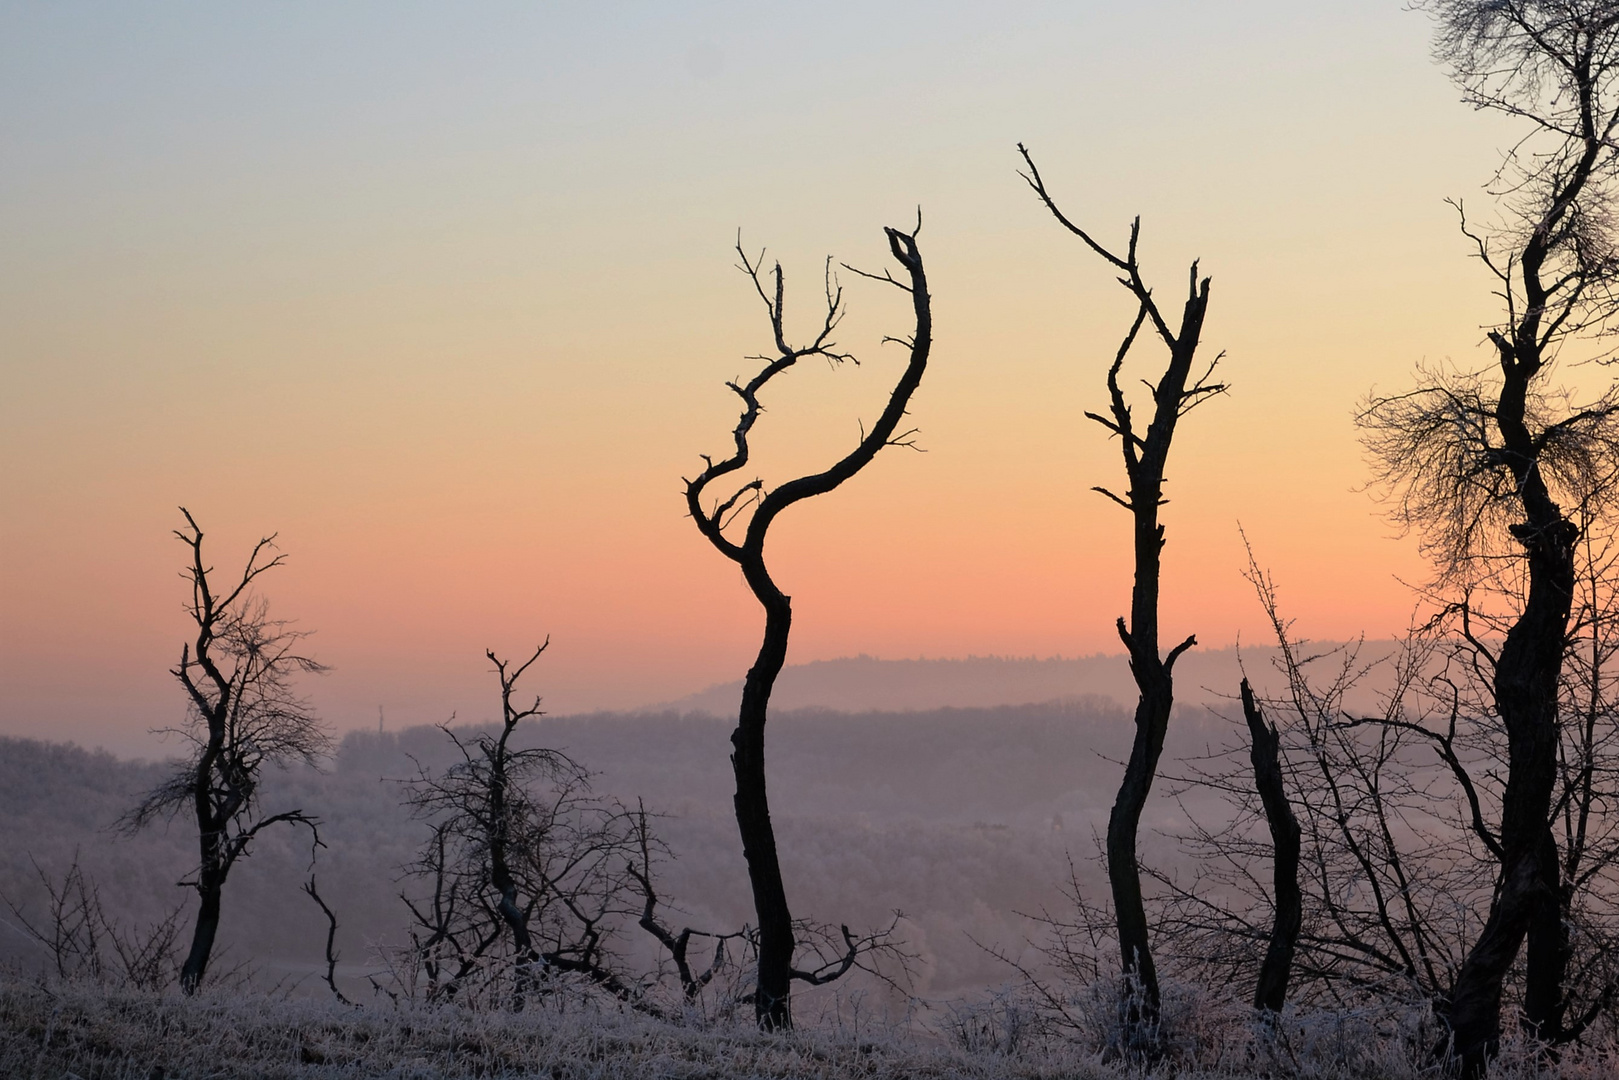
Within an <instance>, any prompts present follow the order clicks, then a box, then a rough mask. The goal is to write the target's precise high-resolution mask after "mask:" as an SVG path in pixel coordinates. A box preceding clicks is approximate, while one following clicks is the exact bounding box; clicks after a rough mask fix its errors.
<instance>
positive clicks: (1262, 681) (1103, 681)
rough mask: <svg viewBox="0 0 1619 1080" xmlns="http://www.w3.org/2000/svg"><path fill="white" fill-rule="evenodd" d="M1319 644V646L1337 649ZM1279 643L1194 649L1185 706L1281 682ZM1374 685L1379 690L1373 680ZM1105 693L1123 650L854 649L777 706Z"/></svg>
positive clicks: (693, 707) (798, 684)
mask: <svg viewBox="0 0 1619 1080" xmlns="http://www.w3.org/2000/svg"><path fill="white" fill-rule="evenodd" d="M1335 644H1337V643H1334V642H1312V643H1311V647H1310V650H1309V651H1310V652H1311V653H1320V652H1324V651H1326V650H1328V649H1331V648H1332V647H1334V645H1335ZM1396 647H1397V643H1396V642H1394V641H1368V642H1366V643H1364V644H1363V645H1362V646H1361V656H1362V658H1363V659H1366V660H1370V659H1374V658H1379V657H1384V656H1388V655H1389V654H1390V653H1392V652H1393V651H1394V650H1395V648H1396ZM1276 652H1277V650H1276V649H1275V648H1252V647H1249V646H1242V647H1240V648H1238V647H1236V646H1233V647H1230V648H1225V649H1192V650H1190V651H1188V652H1187V653H1186V654H1185V655H1183V656H1182V657H1181V658H1180V660H1179V661H1178V662H1177V663H1176V665H1175V687H1176V697H1177V699H1178V700H1179V702H1180V703H1181V704H1184V705H1196V704H1216V703H1218V702H1220V701H1223V700H1226V699H1231V698H1235V696H1236V693H1237V685H1238V683H1239V682H1240V681H1241V679H1242V677H1243V673H1244V670H1246V672H1247V674H1248V677H1249V678H1251V679H1252V680H1253V681H1254V684H1255V686H1256V687H1260V688H1263V687H1265V686H1267V685H1279V684H1280V680H1279V678H1278V677H1277V675H1276V672H1275V669H1274V667H1273V666H1272V660H1273V659H1274V658H1275V656H1276ZM1367 689H1375V687H1370V686H1368V687H1367ZM741 696H742V681H741V680H740V679H738V680H736V681H734V682H727V683H720V684H718V685H715V686H710V687H708V688H707V689H705V690H701V691H699V692H697V693H695V694H690V695H687V696H686V697H683V698H678V699H676V700H674V701H668V702H661V703H659V704H658V705H654V706H650V707H649V710H648V711H651V710H672V711H678V712H706V713H712V714H714V715H716V716H725V715H729V714H730V713H732V712H734V711H735V709H736V706H737V702H738V701H740V700H741ZM1089 696H1099V697H1106V698H1112V699H1113V700H1114V701H1116V702H1119V703H1121V704H1123V703H1127V702H1133V701H1134V700H1135V697H1136V687H1135V682H1134V681H1133V680H1132V679H1131V676H1130V665H1129V663H1128V661H1126V659H1125V657H1124V655H1123V654H1112V655H1109V654H1103V653H1098V654H1095V655H1092V656H1080V657H1060V656H1054V657H1049V658H1046V659H1038V658H1035V657H1003V656H969V657H967V658H966V659H964V660H879V659H877V658H876V657H873V656H866V655H860V656H853V657H845V658H842V659H837V660H814V661H811V662H810V663H807V664H791V665H789V666H788V667H787V668H786V669H784V670H783V671H782V673H781V677H780V679H779V680H778V681H777V683H776V689H775V693H774V695H773V696H772V698H771V704H772V705H774V706H775V707H777V708H781V709H831V710H835V711H837V712H866V711H871V710H882V711H900V712H903V711H913V710H925V709H943V708H952V707H954V708H992V707H994V706H997V705H1031V704H1038V703H1041V702H1048V701H1059V700H1063V699H1066V698H1080V697H1089Z"/></svg>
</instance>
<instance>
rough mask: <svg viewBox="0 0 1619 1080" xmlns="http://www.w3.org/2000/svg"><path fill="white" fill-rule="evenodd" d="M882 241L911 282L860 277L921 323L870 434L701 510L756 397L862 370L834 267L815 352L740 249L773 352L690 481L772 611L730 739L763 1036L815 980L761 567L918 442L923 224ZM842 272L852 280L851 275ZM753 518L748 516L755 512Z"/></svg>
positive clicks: (704, 516)
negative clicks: (805, 965)
mask: <svg viewBox="0 0 1619 1080" xmlns="http://www.w3.org/2000/svg"><path fill="white" fill-rule="evenodd" d="M883 231H884V232H885V234H886V235H887V237H888V247H889V251H890V253H891V254H892V255H893V257H894V260H895V261H896V262H898V263H899V265H900V268H901V269H902V270H903V271H904V273H905V280H904V281H901V280H899V279H897V278H895V277H893V276H892V274H890V273H888V272H886V271H885V272H884V273H883V274H881V275H874V274H866V273H863V272H861V271H853V272H855V273H859V274H861V276H862V277H873V278H876V279H877V280H879V281H883V282H886V283H888V284H891V285H893V286H895V287H897V288H899V289H901V290H903V291H904V292H906V293H907V294H909V296H910V298H911V304H912V309H913V311H914V314H915V320H916V322H915V331H914V333H913V334H912V335H911V336H910V337H909V338H905V339H899V338H889V339H885V340H889V341H896V342H898V343H899V344H901V345H903V346H905V347H906V348H908V349H909V351H910V360H909V362H908V363H907V364H906V366H905V370H904V372H903V374H901V376H900V378H899V381H898V383H897V384H896V385H895V387H894V390H893V392H892V393H891V394H890V395H889V398H888V403H887V405H886V406H885V407H884V409H883V411H882V414H881V415H880V416H879V417H878V418H877V421H876V422H875V423H874V424H873V425H872V426H871V429H870V431H867V432H864V433H863V435H862V438H861V439H860V442H859V443H858V444H857V445H856V446H855V448H854V449H853V450H851V451H850V452H849V453H848V454H847V455H845V456H844V457H843V458H841V459H840V460H839V461H838V462H837V463H835V464H834V465H832V467H831V468H828V469H826V470H825V471H824V472H818V473H812V474H810V475H807V476H800V477H798V478H796V479H793V480H789V481H787V482H785V483H783V484H781V485H779V486H777V487H775V488H771V489H769V490H766V488H765V485H764V482H763V481H762V480H759V479H754V480H750V481H748V482H747V483H744V484H742V485H741V486H740V487H739V488H737V489H736V490H735V491H733V492H731V493H730V494H729V495H727V496H726V497H724V498H721V499H716V500H713V501H705V496H706V494H707V491H708V488H709V486H710V485H711V484H714V483H716V482H718V481H720V480H721V479H723V478H725V477H727V476H731V475H732V474H734V473H737V472H738V471H740V470H742V469H744V468H746V467H747V465H748V461H749V445H748V439H749V436H750V434H751V433H752V431H753V425H754V423H755V421H757V420H758V418H759V413H760V412H761V411H762V410H761V405H760V401H759V395H760V393H761V392H762V391H763V390H764V388H765V386H766V385H767V384H768V383H769V382H770V381H771V380H772V379H774V378H776V377H777V376H779V375H781V374H782V373H783V372H785V371H787V370H789V369H790V368H792V367H793V366H794V365H796V364H797V363H798V362H799V361H800V360H803V359H807V358H819V359H823V360H826V361H828V362H831V363H841V362H843V361H845V360H848V361H854V357H853V356H852V355H850V354H849V353H846V352H840V351H838V349H837V346H836V345H835V344H834V343H833V341H832V335H833V333H834V331H835V330H836V329H837V326H838V322H839V320H840V319H841V318H842V315H843V310H844V309H843V289H842V287H841V286H840V285H839V284H838V283H837V280H836V278H835V277H834V276H833V273H832V263H831V260H830V259H829V260H828V261H827V267H826V279H825V285H826V313H825V316H824V318H823V319H822V322H821V328H820V330H819V331H818V332H817V333H816V335H815V337H814V338H813V339H812V340H811V341H810V342H809V344H807V345H801V346H793V345H789V344H788V343H787V329H786V324H785V321H784V318H785V316H784V313H783V305H784V301H785V295H786V285H785V279H784V277H783V275H782V270H781V264H780V263H777V264H776V266H775V269H774V271H773V273H772V274H771V275H770V277H771V282H770V284H768V285H767V283H766V275H765V270H764V265H763V256H762V255H761V256H760V257H759V258H757V259H750V258H749V257H748V255H747V253H746V252H744V251H743V250H742V247H741V244H740V243H738V245H737V254H738V255H739V256H740V257H741V260H742V269H743V271H744V272H745V273H747V275H748V277H749V279H750V280H751V281H752V282H753V285H754V288H755V289H756V290H757V291H758V294H759V298H760V299H761V300H762V301H764V305H765V312H766V314H767V315H768V317H769V319H770V328H771V335H772V339H773V344H774V349H775V352H774V353H773V354H771V355H766V356H759V357H754V358H753V359H757V360H760V361H762V362H763V364H764V367H763V368H761V369H760V371H759V373H758V374H757V375H755V376H754V377H753V378H752V379H750V380H749V381H747V382H746V383H740V382H732V383H728V384H727V385H728V386H729V387H730V389H731V390H732V391H733V392H734V393H735V394H736V395H737V396H738V397H740V398H741V399H742V416H741V419H740V420H738V421H737V425H736V429H735V431H734V433H733V436H734V440H735V447H736V448H735V450H734V452H733V453H732V454H731V455H730V456H729V457H726V458H723V459H720V460H715V459H714V458H712V457H709V456H708V455H704V457H703V461H704V466H705V467H704V469H703V471H702V472H701V473H699V474H698V475H697V477H696V478H695V479H690V480H687V481H686V506H687V508H688V510H689V511H690V513H691V517H692V520H693V521H695V522H696V523H697V528H698V530H699V531H700V532H701V533H702V534H703V536H704V537H706V538H707V539H708V541H709V543H711V544H713V545H714V547H715V548H716V549H717V550H718V551H719V552H720V553H721V554H722V555H724V556H725V557H726V558H728V559H730V560H731V561H733V562H735V563H736V564H737V565H738V566H740V567H741V569H742V576H743V577H744V579H745V580H746V581H747V583H748V587H749V588H750V589H751V590H752V591H753V595H754V596H755V597H756V598H757V599H758V601H759V603H760V605H761V606H762V607H763V608H764V610H765V631H764V640H763V642H762V643H761V645H760V647H759V655H758V658H757V659H756V660H755V661H754V664H753V667H752V668H750V669H749V670H748V675H747V679H746V680H745V681H744V683H743V688H742V705H741V710H740V713H739V716H738V720H737V726H736V730H735V731H734V732H733V733H732V735H731V745H732V747H733V750H732V754H731V765H732V769H733V772H734V773H735V777H736V821H737V828H738V830H739V832H740V833H741V838H742V851H743V854H744V856H745V857H746V859H747V864H748V880H749V883H750V885H751V886H752V890H753V904H754V912H755V915H756V917H757V920H758V927H757V930H758V940H759V959H758V988H757V991H756V995H755V1000H754V1007H755V1010H756V1012H757V1015H758V1019H759V1023H760V1024H761V1025H762V1026H764V1027H766V1028H785V1027H790V1026H791V1025H792V1010H791V1001H790V993H791V986H792V982H793V980H794V979H795V978H798V979H800V980H802V981H814V980H811V979H809V978H808V977H807V975H808V973H806V972H801V971H799V970H798V969H795V968H794V966H793V954H794V950H795V939H794V933H793V926H794V921H793V916H792V912H791V909H790V908H789V907H788V904H787V890H786V887H785V885H784V884H783V882H782V876H781V865H780V862H779V860H778V858H777V853H776V834H775V829H774V827H773V826H772V825H771V822H770V803H769V799H768V797H767V795H766V790H765V756H764V751H765V722H766V720H767V719H768V715H769V706H770V693H771V690H772V689H773V688H774V686H775V683H776V677H777V676H778V675H779V674H780V673H781V669H782V665H783V664H785V663H786V659H787V639H788V634H789V632H790V631H791V628H792V617H793V616H792V600H791V598H790V597H788V595H787V594H786V593H784V592H782V591H781V588H780V587H779V586H778V585H777V584H776V582H775V579H774V578H773V577H772V576H771V574H770V570H769V568H768V567H767V566H766V564H765V555H764V545H765V536H766V534H767V533H768V532H769V530H770V526H771V525H772V524H773V523H774V522H775V520H776V518H777V517H778V516H779V515H780V514H781V512H782V511H783V510H786V509H787V508H788V507H790V506H792V505H793V504H795V503H798V502H801V501H803V500H804V499H808V498H813V497H814V496H817V495H824V494H826V493H828V492H830V491H832V490H833V489H835V488H837V487H838V486H839V485H840V484H842V483H843V482H844V481H845V480H848V479H849V478H850V477H852V476H854V475H855V474H856V473H858V472H859V471H860V470H861V469H863V468H865V467H866V465H867V464H869V463H870V462H871V460H872V459H873V458H874V457H876V455H877V452H878V451H879V450H882V449H883V448H884V447H886V446H894V445H910V441H909V435H910V433H909V432H900V431H899V424H900V421H901V420H902V419H903V418H904V416H905V410H906V407H907V406H908V405H909V403H910V400H911V395H912V394H914V393H915V392H916V388H917V386H918V385H919V384H920V383H921V381H922V373H923V371H924V370H926V368H927V361H928V351H929V349H930V348H931V345H932V335H933V316H932V310H931V307H930V302H929V298H928V291H927V277H926V274H925V273H924V271H923V267H922V253H921V250H920V249H919V248H918V247H917V244H916V235H917V233H918V232H920V231H921V221H920V218H919V219H918V222H917V228H916V229H915V230H913V231H912V232H909V233H905V232H901V231H900V230H898V229H891V228H890V229H884V230H883ZM846 268H847V269H851V270H853V268H852V267H846ZM750 509H751V514H748V511H749V510H750ZM744 515H746V526H745V528H744V531H743V536H742V538H741V540H740V541H738V540H732V539H731V538H730V536H728V535H727V534H726V532H727V528H728V527H729V526H731V525H733V524H734V523H735V522H737V521H738V519H740V518H742V517H744ZM844 970H847V968H845V969H844ZM821 981H824V979H823V980H821Z"/></svg>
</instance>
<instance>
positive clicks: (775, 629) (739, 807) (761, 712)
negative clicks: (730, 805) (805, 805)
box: [731, 563, 795, 1030]
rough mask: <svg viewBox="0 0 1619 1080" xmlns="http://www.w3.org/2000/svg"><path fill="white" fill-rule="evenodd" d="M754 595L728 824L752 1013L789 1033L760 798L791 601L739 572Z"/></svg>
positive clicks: (782, 943) (770, 855)
mask: <svg viewBox="0 0 1619 1080" xmlns="http://www.w3.org/2000/svg"><path fill="white" fill-rule="evenodd" d="M744 569H745V570H746V571H747V576H748V580H749V584H750V585H752V586H753V588H754V594H755V595H756V596H758V597H759V601H760V603H762V604H763V605H764V607H765V634H764V642H763V644H762V645H760V647H759V656H758V659H757V660H755V661H754V664H753V667H752V668H750V669H749V670H748V677H747V680H746V681H745V682H744V683H743V685H742V709H741V713H740V716H739V718H738V721H737V725H736V730H735V731H734V732H732V733H731V746H732V751H731V769H732V771H733V772H734V773H735V774H736V825H737V831H738V832H739V833H740V834H741V837H742V854H743V856H744V857H745V858H746V859H747V862H748V882H749V884H750V885H752V887H753V909H754V914H755V917H756V918H757V919H758V922H759V978H758V988H757V991H756V993H755V996H754V1011H755V1014H756V1015H757V1017H758V1020H759V1025H760V1026H761V1027H763V1028H765V1029H767V1030H780V1029H785V1028H790V1027H792V1023H793V1017H792V1002H791V991H792V970H793V948H794V945H795V942H794V941H793V917H792V913H791V911H790V910H789V909H788V907H787V890H786V887H785V886H784V885H783V884H782V879H781V863H780V862H779V861H778V859H777V856H776V831H775V828H774V826H772V825H771V823H770V801H769V798H768V796H767V795H766V792H765V720H766V718H767V710H768V708H769V705H770V693H771V691H772V690H773V689H774V688H775V685H776V677H777V676H778V675H780V674H781V669H782V665H783V664H785V663H786V661H787V635H788V632H789V630H790V629H791V628H792V621H793V612H792V602H791V600H790V599H789V598H788V597H787V596H785V595H783V594H782V593H781V591H780V590H779V589H777V588H776V587H775V585H774V583H772V582H771V581H770V579H769V577H768V575H766V574H765V573H764V569H763V564H762V563H761V564H759V566H758V569H757V570H756V571H755V570H754V569H753V568H752V567H745V568H744Z"/></svg>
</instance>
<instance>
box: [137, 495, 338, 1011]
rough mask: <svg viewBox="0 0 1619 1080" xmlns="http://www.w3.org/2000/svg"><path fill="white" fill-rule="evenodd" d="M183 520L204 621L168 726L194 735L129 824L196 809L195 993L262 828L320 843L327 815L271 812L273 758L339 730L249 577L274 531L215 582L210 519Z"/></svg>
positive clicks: (318, 748)
mask: <svg viewBox="0 0 1619 1080" xmlns="http://www.w3.org/2000/svg"><path fill="white" fill-rule="evenodd" d="M180 513H182V514H184V515H185V519H186V527H185V528H184V529H179V530H176V531H175V534H174V535H175V536H177V537H178V538H179V539H180V540H181V541H182V542H183V543H184V544H185V545H186V547H187V548H188V549H189V550H190V558H189V565H188V566H187V567H186V569H185V571H184V573H183V574H182V576H183V577H185V578H186V580H187V581H189V582H190V585H191V599H190V602H189V603H188V604H187V605H186V613H187V614H188V615H189V616H190V617H191V620H192V622H193V623H195V624H196V628H197V632H196V637H195V639H194V641H193V642H190V643H188V644H186V645H185V646H184V647H183V648H182V649H181V650H180V664H179V666H178V667H176V668H175V669H174V670H173V675H174V677H175V678H176V679H178V680H179V681H180V685H181V686H182V687H184V688H185V693H186V704H187V720H186V724H185V726H184V727H181V728H177V729H172V730H173V731H175V733H177V734H179V735H181V736H183V737H184V738H185V739H187V740H188V741H189V742H190V743H191V748H192V749H191V754H190V756H189V757H187V758H186V759H184V760H182V761H181V762H179V763H178V768H177V769H176V771H175V773H174V774H173V775H172V776H171V777H170V778H169V779H168V780H166V781H164V782H163V783H162V784H160V785H159V786H157V787H156V788H154V789H152V790H151V791H150V792H148V793H147V794H146V796H145V797H144V798H143V799H142V800H141V802H140V804H139V805H138V806H136V807H135V809H133V810H131V811H130V812H129V813H128V814H126V815H125V816H124V817H123V818H122V820H121V823H120V824H121V825H122V827H123V828H125V829H126V830H128V831H135V830H138V829H141V828H143V827H145V826H146V825H148V824H150V823H152V822H153V821H156V820H158V819H162V818H170V817H173V816H175V815H177V814H179V813H181V812H182V811H186V810H189V812H190V815H191V817H192V818H193V820H194V821H195V823H196V827H197V845H198V861H197V868H196V872H195V877H194V879H193V880H191V881H187V882H183V883H182V884H184V885H187V886H189V887H191V888H194V889H196V890H197V896H198V899H199V901H200V903H199V906H198V910H197V921H196V923H195V924H194V926H193V930H192V937H191V949H190V951H189V952H188V953H187V955H186V959H185V963H184V964H183V965H182V967H181V969H180V987H181V989H182V990H184V991H185V992H186V993H187V994H191V993H195V992H196V989H197V987H198V985H200V984H201V982H202V979H203V976H204V975H205V974H206V973H207V970H208V960H209V957H210V956H211V955H212V953H213V948H214V938H215V935H216V934H217V933H218V931H219V915H220V898H221V897H222V895H223V893H224V888H225V879H226V878H227V877H228V876H229V875H230V871H231V868H232V867H233V866H235V865H236V861H237V860H238V859H240V858H242V857H243V856H244V855H246V854H247V851H248V847H249V846H250V845H251V844H252V842H253V839H254V838H255V837H257V836H258V834H259V833H260V832H262V831H263V830H265V829H267V828H269V827H270V826H272V825H279V824H290V825H302V826H304V827H305V828H307V829H309V831H310V834H311V838H312V843H313V844H314V846H316V847H318V846H320V834H319V832H318V825H319V822H318V821H317V820H316V819H315V818H313V817H311V816H310V815H308V814H306V813H305V812H304V811H302V810H283V811H280V812H278V813H275V814H268V815H265V814H263V813H262V812H261V811H260V808H259V801H258V787H259V778H260V774H261V773H262V772H263V770H264V767H265V766H266V765H275V766H285V765H288V764H291V763H293V762H298V761H302V762H304V763H306V764H310V765H314V764H316V763H317V762H318V761H319V759H320V757H321V756H322V755H323V754H325V753H326V752H327V751H328V750H329V749H330V746H331V739H330V737H329V736H328V735H327V733H326V731H325V729H324V728H323V727H322V726H321V723H320V721H319V720H318V719H317V718H316V717H315V714H314V713H313V712H312V711H310V708H309V705H308V703H307V702H305V701H303V700H302V699H301V698H299V697H298V696H297V695H296V694H295V693H294V692H293V689H292V680H293V678H294V677H295V676H297V675H300V674H312V673H319V672H322V671H325V670H326V669H325V668H324V667H323V666H322V665H320V664H318V663H316V662H315V661H314V660H311V659H310V658H309V657H307V656H304V655H302V654H301V653H299V652H298V651H297V648H298V644H299V642H301V641H302V640H303V639H304V638H306V637H308V636H309V635H308V632H307V631H301V630H294V629H292V628H291V625H290V624H289V623H287V622H284V621H280V620H275V619H271V618H270V616H269V606H268V604H267V603H266V601H265V600H264V599H263V598H262V597H258V596H255V595H253V593H252V592H251V588H252V586H253V584H254V582H256V581H257V580H258V578H259V577H260V575H262V574H264V573H266V572H267V571H270V570H273V569H275V568H276V567H278V566H280V565H281V564H282V561H283V559H284V558H285V556H283V555H275V556H273V557H270V556H269V553H270V552H271V551H273V550H274V549H275V537H274V536H273V535H272V536H268V537H265V538H264V539H262V540H260V541H259V542H258V543H257V544H255V545H254V546H253V551H252V553H251V554H250V555H249V556H248V560H247V566H246V567H245V568H244V569H243V571H242V574H241V576H240V578H238V579H236V580H235V581H234V582H232V583H229V584H227V585H226V586H225V589H224V591H216V589H215V587H214V583H213V581H212V580H211V579H210V577H209V575H210V574H212V573H213V568H212V567H210V566H208V565H207V563H206V561H205V560H204V558H203V553H202V540H203V534H202V530H201V529H200V528H198V526H197V523H196V520H195V519H193V518H192V516H191V512H190V511H188V510H186V509H185V508H184V507H181V508H180Z"/></svg>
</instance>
